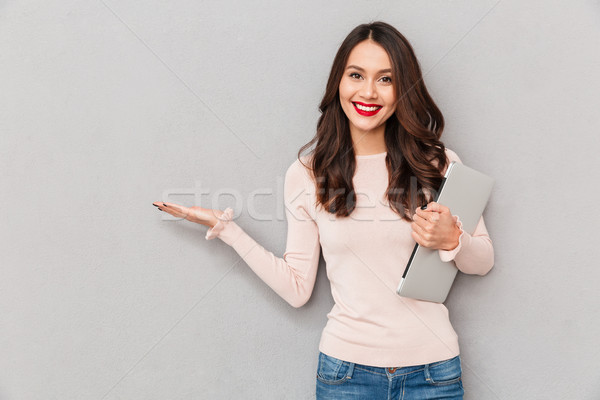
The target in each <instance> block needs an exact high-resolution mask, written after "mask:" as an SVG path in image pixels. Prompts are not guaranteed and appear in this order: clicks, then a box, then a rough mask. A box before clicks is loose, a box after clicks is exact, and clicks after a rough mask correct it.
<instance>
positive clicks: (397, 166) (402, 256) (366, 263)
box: [154, 22, 494, 399]
mask: <svg viewBox="0 0 600 400" xmlns="http://www.w3.org/2000/svg"><path fill="white" fill-rule="evenodd" d="M320 110H321V113H322V115H321V117H320V119H319V122H318V125H317V133H316V135H315V137H314V138H313V139H312V140H311V141H310V142H309V143H307V144H306V145H305V146H303V147H302V148H301V149H300V151H299V152H298V159H297V160H295V161H294V163H292V165H291V166H290V167H289V168H288V170H287V172H286V175H285V184H284V196H285V205H286V217H287V220H288V235H287V244H286V251H285V253H284V254H283V258H279V257H276V256H275V255H274V254H273V253H271V252H269V251H267V250H266V249H264V248H263V247H262V246H260V245H259V244H258V243H257V242H256V241H254V240H253V239H252V238H251V237H250V236H248V235H247V234H246V233H245V232H244V231H243V230H242V229H241V228H240V227H239V226H238V225H237V224H236V223H235V222H234V221H233V220H232V217H233V210H232V209H231V208H227V209H226V210H225V211H220V210H210V209H204V208H201V207H189V208H188V207H183V206H180V205H177V204H173V203H162V202H156V203H154V205H155V206H157V207H159V209H161V210H162V211H165V212H168V213H170V214H171V215H174V216H176V217H184V218H186V219H188V220H190V221H193V222H197V223H200V224H204V225H207V226H209V227H210V229H209V230H208V232H207V234H206V239H207V240H210V239H213V238H215V237H219V238H220V239H221V240H223V241H224V242H226V243H227V244H229V245H231V246H232V247H233V248H234V249H235V250H236V251H237V252H238V253H239V254H240V256H242V258H243V259H244V261H246V263H247V264H248V265H249V266H250V268H252V270H254V271H255V272H256V273H257V274H258V275H259V276H260V277H261V278H262V279H263V280H264V281H265V282H266V283H267V284H268V285H269V286H270V287H271V288H272V289H273V290H275V291H276V292H277V293H278V294H279V295H280V296H281V297H283V298H284V299H285V300H286V301H287V302H288V303H290V304H291V305H292V306H294V307H300V306H302V305H303V304H305V303H306V301H308V299H309V297H310V295H311V292H312V290H313V287H314V283H315V278H316V274H317V267H318V261H319V252H320V247H322V249H323V257H324V259H325V262H326V267H327V276H328V278H329V280H330V282H331V290H332V296H333V299H334V301H335V305H334V306H333V308H332V310H331V312H330V313H329V314H328V322H327V324H326V326H325V328H324V330H323V332H322V336H321V341H320V344H319V363H318V371H317V375H316V378H317V380H316V385H317V387H316V391H317V399H355V398H356V399H358V398H360V399H363V398H366V399H379V398H381V399H388V398H400V397H399V396H400V394H401V393H403V395H404V397H402V398H405V399H425V398H426V399H438V398H444V399H462V396H463V387H462V380H461V376H462V371H461V365H460V356H459V348H458V339H457V335H456V332H455V331H454V329H453V328H452V326H451V324H450V321H449V317H448V310H447V309H446V307H445V306H444V305H443V304H437V303H431V302H426V301H420V300H414V299H410V298H404V297H400V296H398V295H397V294H396V293H395V288H396V285H397V284H398V282H400V279H401V275H402V273H403V268H401V267H400V266H401V265H406V262H407V261H408V258H409V257H410V254H411V251H412V249H413V247H414V244H415V242H418V243H419V244H421V245H423V246H426V247H430V248H433V249H438V251H439V256H440V257H441V258H442V259H443V260H446V261H450V260H453V261H454V262H455V264H456V266H457V267H458V268H459V269H460V270H461V271H462V272H464V273H468V274H479V275H485V274H486V273H487V272H488V271H489V270H490V269H491V268H492V266H493V263H494V260H493V248H492V242H491V240H490V238H489V235H488V233H487V230H486V228H485V225H484V222H483V218H481V219H480V221H479V224H478V226H477V228H476V230H475V231H474V233H473V234H469V233H467V232H464V231H463V230H462V228H461V226H462V224H461V222H460V220H459V219H458V216H454V215H452V213H451V210H449V209H448V208H447V207H445V206H444V205H443V204H437V203H435V202H432V201H431V200H432V198H433V194H432V192H433V191H435V190H436V189H437V188H439V185H440V183H441V182H442V177H443V174H444V172H445V169H446V168H447V166H448V165H449V162H450V161H458V162H460V160H459V158H458V156H457V155H456V154H455V153H454V152H452V151H451V150H449V149H446V148H445V147H444V145H443V143H442V142H441V141H440V140H439V139H440V136H441V134H442V130H443V128H444V119H443V117H442V114H441V112H440V110H439V109H438V108H437V106H436V105H435V103H434V102H433V100H432V99H431V97H430V96H429V93H428V92H427V89H426V88H425V85H424V83H423V78H422V74H421V71H420V67H419V64H418V62H417V59H416V57H415V55H414V52H413V50H412V48H411V46H410V44H409V43H408V41H407V40H406V39H405V38H404V36H402V35H401V34H400V33H399V32H398V31H397V30H396V29H395V28H393V27H392V26H390V25H388V24H386V23H383V22H374V23H370V24H363V25H360V26H358V27H356V28H355V29H354V30H353V31H352V32H351V33H350V34H349V35H348V36H347V37H346V39H345V40H344V42H343V43H342V45H341V46H340V49H339V50H338V52H337V55H336V56H335V59H334V62H333V66H332V69H331V73H330V76H329V80H328V83H327V88H326V92H325V96H324V98H323V100H322V102H321V105H320ZM313 144H315V148H314V150H313V151H312V152H311V154H310V155H306V156H301V153H302V151H303V150H305V149H307V148H308V147H310V146H312V145H313Z"/></svg>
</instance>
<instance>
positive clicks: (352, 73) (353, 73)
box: [349, 72, 361, 79]
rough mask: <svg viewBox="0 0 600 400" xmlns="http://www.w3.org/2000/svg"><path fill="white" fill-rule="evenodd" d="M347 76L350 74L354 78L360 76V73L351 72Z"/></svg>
mask: <svg viewBox="0 0 600 400" xmlns="http://www.w3.org/2000/svg"><path fill="white" fill-rule="evenodd" d="M349 76H350V78H354V79H360V78H361V76H360V74H357V73H356V72H351V73H350V75H349Z"/></svg>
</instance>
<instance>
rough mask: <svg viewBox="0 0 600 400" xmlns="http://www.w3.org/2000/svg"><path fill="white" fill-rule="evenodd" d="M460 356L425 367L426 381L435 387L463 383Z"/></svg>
mask: <svg viewBox="0 0 600 400" xmlns="http://www.w3.org/2000/svg"><path fill="white" fill-rule="evenodd" d="M461 377H462V368H461V366H460V356H456V357H454V358H451V359H449V360H444V361H438V362H434V363H431V364H427V365H426V366H425V380H426V381H427V382H428V383H429V384H431V385H435V386H443V385H451V384H454V383H457V382H460V381H461Z"/></svg>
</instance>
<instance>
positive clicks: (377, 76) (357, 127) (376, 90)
mask: <svg viewBox="0 0 600 400" xmlns="http://www.w3.org/2000/svg"><path fill="white" fill-rule="evenodd" d="M392 79H397V77H393V76H392V64H391V62H390V57H389V56H388V54H387V52H386V51H385V50H384V49H383V47H381V46H380V45H379V44H377V43H376V42H374V41H372V40H364V41H362V42H360V43H359V44H357V45H356V46H355V47H354V48H353V49H352V51H351V52H350V56H349V57H348V62H347V63H346V67H345V69H344V74H343V76H342V80H341V81H340V87H339V92H340V102H341V104H342V109H343V110H344V113H345V114H346V116H347V117H348V120H349V121H350V130H351V131H352V132H353V133H366V132H369V131H373V130H376V129H378V128H379V129H385V121H386V120H387V119H388V118H389V117H390V116H391V115H392V114H393V113H394V111H395V103H396V94H395V93H394V86H393V85H392Z"/></svg>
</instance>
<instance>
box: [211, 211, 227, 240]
mask: <svg viewBox="0 0 600 400" xmlns="http://www.w3.org/2000/svg"><path fill="white" fill-rule="evenodd" d="M232 218H233V209H232V208H231V207H227V208H226V209H225V211H223V214H221V216H220V217H217V219H218V221H217V223H216V224H215V226H213V227H212V228H209V229H208V231H207V232H206V236H205V239H206V240H211V239H214V238H216V237H217V236H219V233H221V231H222V230H223V228H225V225H227V224H228V223H229V221H231V219H232Z"/></svg>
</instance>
